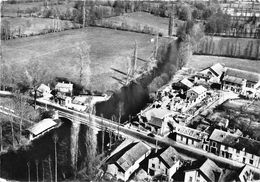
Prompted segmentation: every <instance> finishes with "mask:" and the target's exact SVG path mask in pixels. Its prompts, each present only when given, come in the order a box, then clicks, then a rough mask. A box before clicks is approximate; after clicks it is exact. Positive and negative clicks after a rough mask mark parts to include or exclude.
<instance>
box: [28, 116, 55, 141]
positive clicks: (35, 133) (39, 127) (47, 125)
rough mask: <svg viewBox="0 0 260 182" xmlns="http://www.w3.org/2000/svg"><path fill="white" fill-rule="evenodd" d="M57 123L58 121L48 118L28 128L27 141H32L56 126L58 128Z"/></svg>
mask: <svg viewBox="0 0 260 182" xmlns="http://www.w3.org/2000/svg"><path fill="white" fill-rule="evenodd" d="M58 124H59V121H58V120H53V119H50V118H47V119H44V120H42V121H40V122H38V123H36V124H34V125H33V126H31V127H30V128H28V129H27V130H26V131H27V132H28V135H29V136H28V138H29V140H34V139H36V138H38V137H40V136H41V135H43V134H44V133H46V132H48V131H50V130H52V129H54V128H55V127H56V126H58Z"/></svg>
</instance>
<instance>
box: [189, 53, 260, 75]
mask: <svg viewBox="0 0 260 182" xmlns="http://www.w3.org/2000/svg"><path fill="white" fill-rule="evenodd" d="M215 63H221V64H225V66H229V67H232V68H237V69H242V70H246V71H252V72H257V73H260V69H259V68H260V61H256V60H249V59H238V58H229V57H218V56H202V55H193V56H192V59H191V60H190V61H189V62H188V63H187V67H190V68H194V69H198V70H199V69H202V68H206V67H208V66H212V65H213V64H215Z"/></svg>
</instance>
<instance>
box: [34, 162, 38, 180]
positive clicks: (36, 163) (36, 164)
mask: <svg viewBox="0 0 260 182" xmlns="http://www.w3.org/2000/svg"><path fill="white" fill-rule="evenodd" d="M35 166H36V181H37V182H39V170H38V169H39V161H38V160H35Z"/></svg>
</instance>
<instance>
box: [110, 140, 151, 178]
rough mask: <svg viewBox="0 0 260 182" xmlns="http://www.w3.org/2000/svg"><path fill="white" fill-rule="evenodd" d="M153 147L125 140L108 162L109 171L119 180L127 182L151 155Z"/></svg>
mask: <svg viewBox="0 0 260 182" xmlns="http://www.w3.org/2000/svg"><path fill="white" fill-rule="evenodd" d="M150 152H151V147H150V146H148V145H147V144H145V143H144V142H141V141H133V140H129V139H127V140H125V141H124V142H123V143H122V144H121V145H119V146H118V149H116V151H115V152H113V153H112V154H111V156H110V157H109V158H108V160H107V161H106V164H107V171H106V173H109V174H111V175H112V176H114V177H116V178H117V179H121V180H123V181H127V180H128V179H129V177H130V176H131V175H132V174H133V173H134V172H135V171H136V170H137V169H138V168H139V166H140V163H141V162H142V161H143V160H144V159H145V158H146V157H147V156H148V155H149V154H150Z"/></svg>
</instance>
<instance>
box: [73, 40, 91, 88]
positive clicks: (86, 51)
mask: <svg viewBox="0 0 260 182" xmlns="http://www.w3.org/2000/svg"><path fill="white" fill-rule="evenodd" d="M76 51H77V53H76V54H77V56H78V57H79V83H80V84H81V85H82V84H83V83H82V82H83V77H84V72H86V73H87V75H86V76H87V79H86V81H87V83H89V81H90V75H91V70H90V64H91V60H90V45H88V44H87V43H86V42H81V43H80V44H78V45H77V47H76Z"/></svg>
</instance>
